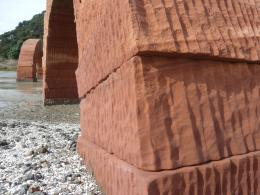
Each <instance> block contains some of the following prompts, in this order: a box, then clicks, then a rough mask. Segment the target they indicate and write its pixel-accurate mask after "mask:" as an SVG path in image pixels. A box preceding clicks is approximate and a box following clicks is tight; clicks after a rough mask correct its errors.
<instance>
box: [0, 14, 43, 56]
mask: <svg viewBox="0 0 260 195" xmlns="http://www.w3.org/2000/svg"><path fill="white" fill-rule="evenodd" d="M43 18H44V12H42V13H41V14H37V15H35V16H33V18H32V19H31V20H29V21H23V22H20V23H19V25H18V26H17V27H16V28H15V30H12V31H9V32H6V33H4V34H2V35H0V57H1V58H3V59H18V57H19V53H20V49H21V46H22V44H23V42H24V41H25V40H27V39H29V38H40V39H42V37H43Z"/></svg>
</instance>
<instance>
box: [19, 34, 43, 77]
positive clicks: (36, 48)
mask: <svg viewBox="0 0 260 195" xmlns="http://www.w3.org/2000/svg"><path fill="white" fill-rule="evenodd" d="M36 66H38V67H39V68H41V66H42V44H41V40H40V39H28V40H26V41H25V42H24V43H23V45H22V47H21V51H20V54H19V60H18V64H17V80H18V81H23V80H36V79H37V77H36V72H37V67H36Z"/></svg>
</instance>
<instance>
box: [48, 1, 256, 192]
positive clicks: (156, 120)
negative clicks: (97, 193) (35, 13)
mask: <svg viewBox="0 0 260 195" xmlns="http://www.w3.org/2000/svg"><path fill="white" fill-rule="evenodd" d="M71 2H72V1H68V0H66V1H64V3H61V2H60V1H58V0H49V1H48V9H47V13H46V16H45V17H46V18H45V19H46V21H47V23H46V24H47V25H46V26H45V46H44V47H45V58H44V61H45V67H44V68H45V70H44V71H45V72H44V77H45V88H44V90H45V100H46V99H47V100H48V99H54V100H55V98H57V97H58V98H61V97H66V98H68V97H67V96H68V94H70V95H72V94H74V89H75V88H74V87H73V86H74V84H75V83H74V80H72V79H71V77H70V76H71V75H72V73H74V72H72V68H71V69H70V68H68V67H74V68H76V67H77V66H78V68H77V71H76V78H77V84H78V94H79V97H80V99H81V103H80V110H81V134H80V136H79V141H78V147H77V148H78V152H79V153H80V155H81V156H82V157H83V159H84V161H85V162H86V164H88V165H89V166H91V167H92V169H93V170H94V174H95V176H96V179H97V181H98V182H99V183H100V184H101V186H102V187H103V190H104V192H105V193H106V194H107V195H159V194H171V195H178V194H179V195H193V194H198V195H211V194H212V195H213V194H214V195H216V194H217V195H222V194H223V195H224V194H241V195H242V194H243V195H248V194H259V193H260V192H259V187H258V186H259V185H258V184H259V178H260V173H259V168H258V165H259V159H260V154H259V152H258V151H259V149H260V144H259V143H260V129H259V123H260V120H259V119H258V118H259V117H258V113H259V111H260V110H259V109H260V107H259V106H260V104H259V102H260V96H259V94H260V93H259V92H260V91H259V89H260V80H259V75H260V67H259V62H260V60H259V55H260V49H259V48H260V47H259V37H260V31H259V30H258V24H259V22H260V19H259V17H258V14H259V13H260V7H259V3H257V2H256V1H250V2H249V1H245V0H238V1H231V0H230V1H229V0H228V1H224V0H220V1H217V0H213V1H210V2H209V1H184V0H167V1H160V0H150V1H148V0H88V1H83V0H82V1H80V0H74V1H73V3H74V13H75V21H76V32H77V42H78V51H77V53H78V61H77V60H76V55H75V53H76V49H75V48H76V45H77V42H76V38H75V37H74V31H73V28H74V27H73V26H70V25H71V24H72V17H71V14H72V13H73V9H72V7H71V5H72V3H71ZM64 10H66V12H65V11H64ZM61 16H62V19H61ZM54 24H55V25H54ZM69 26H70V28H68V27H69ZM50 29H51V30H50ZM57 29H59V31H58V30H57ZM72 31H73V32H72ZM57 32H59V33H57ZM69 35H71V36H69ZM72 37H73V38H72ZM64 40H66V42H65V41H64ZM69 51H70V52H69ZM65 62H66V63H65ZM72 62H75V63H72ZM76 62H78V64H76ZM68 64H69V65H68ZM71 64H73V65H74V66H70V65H71ZM54 70H57V71H54ZM57 75H58V76H57ZM64 75H66V76H65V77H64ZM53 77H55V78H60V80H55V79H54V78H53ZM65 78H68V79H65ZM48 79H49V80H48ZM61 80H62V82H60V81H61ZM69 92H70V93H69ZM71 98H73V97H72V96H71Z"/></svg>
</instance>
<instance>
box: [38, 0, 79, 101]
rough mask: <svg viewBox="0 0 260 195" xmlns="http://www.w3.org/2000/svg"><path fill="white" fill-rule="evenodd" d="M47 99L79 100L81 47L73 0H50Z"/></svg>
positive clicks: (46, 43) (46, 36)
mask: <svg viewBox="0 0 260 195" xmlns="http://www.w3.org/2000/svg"><path fill="white" fill-rule="evenodd" d="M44 31H45V32H44V58H43V62H44V69H43V71H44V82H43V83H44V101H45V103H48V102H55V101H57V103H61V102H62V101H63V100H66V102H67V101H68V100H70V99H71V101H72V102H75V100H77V99H78V92H77V83H76V76H75V71H76V68H77V67H78V46H77V38H76V26H75V23H74V11H73V1H72V0H62V1H59V0H48V1H47V10H46V13H45V24H44Z"/></svg>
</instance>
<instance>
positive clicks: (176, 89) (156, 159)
mask: <svg viewBox="0 0 260 195" xmlns="http://www.w3.org/2000/svg"><path fill="white" fill-rule="evenodd" d="M259 74H260V66H259V65H257V64H246V63H228V62H219V61H209V60H191V59H184V58H163V57H134V58H133V59H131V60H130V61H129V62H127V63H126V64H124V65H123V66H122V67H120V68H119V69H118V70H117V71H116V72H114V73H112V74H111V75H110V76H109V77H108V79H107V80H106V81H104V82H102V83H101V84H100V85H99V86H98V87H97V88H96V89H94V90H93V91H91V92H90V93H89V94H87V96H86V99H84V100H82V102H81V127H82V134H84V135H86V137H88V139H89V140H90V141H91V142H93V143H95V144H97V145H99V146H101V147H102V148H104V149H105V150H107V151H108V152H110V153H114V154H115V156H118V157H119V158H121V159H123V160H125V161H126V162H128V163H131V164H133V165H134V166H136V167H138V168H141V169H144V170H162V169H163V170H164V169H175V168H178V167H183V166H189V165H195V164H200V163H203V162H208V161H212V160H220V159H222V158H225V157H229V156H233V155H237V154H245V153H247V152H251V151H256V150H259V149H260V132H259V125H260V120H259V119H258V112H259V111H260V110H259V109H260V107H259V106H260V103H259V102H260V97H259V92H260V91H259V89H260V79H259V78H258V75H259Z"/></svg>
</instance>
